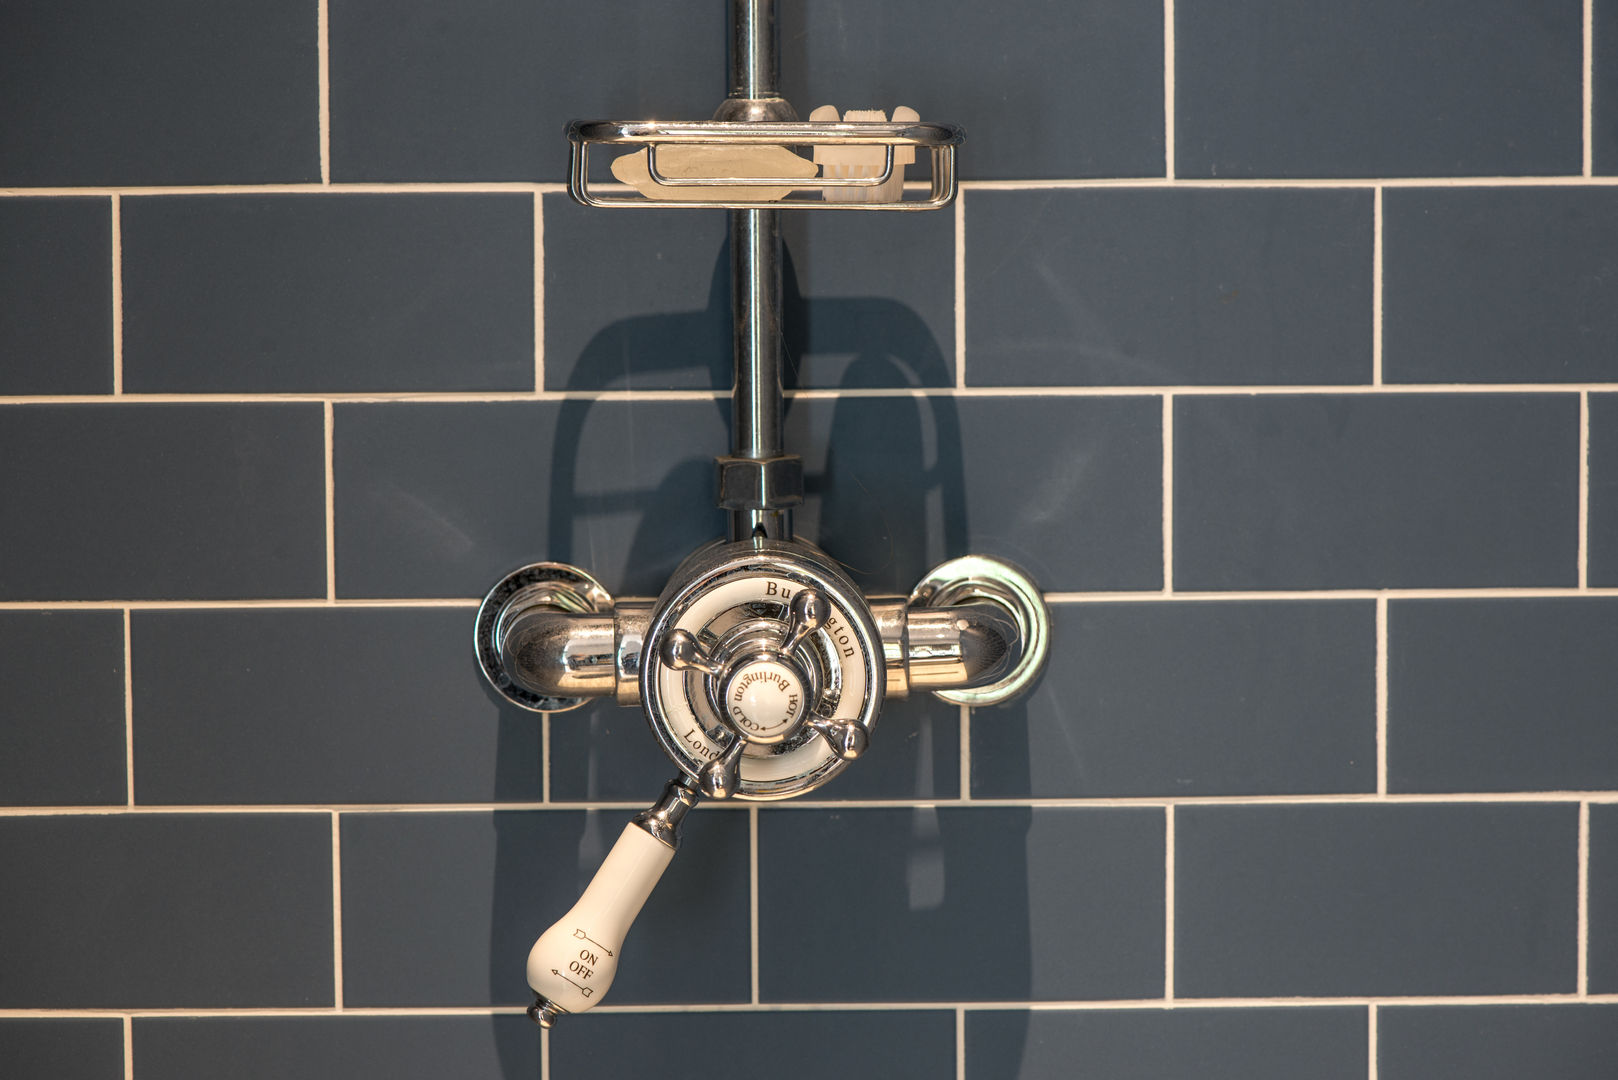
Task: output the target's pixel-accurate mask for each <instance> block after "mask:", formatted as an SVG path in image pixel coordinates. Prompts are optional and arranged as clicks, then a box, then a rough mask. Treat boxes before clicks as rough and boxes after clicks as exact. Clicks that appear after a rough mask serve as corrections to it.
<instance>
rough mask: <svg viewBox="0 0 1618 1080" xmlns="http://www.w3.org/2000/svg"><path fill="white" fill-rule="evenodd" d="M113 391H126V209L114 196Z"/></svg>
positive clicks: (120, 392) (115, 393) (114, 392)
mask: <svg viewBox="0 0 1618 1080" xmlns="http://www.w3.org/2000/svg"><path fill="white" fill-rule="evenodd" d="M112 392H113V396H115V397H116V396H117V395H120V394H122V393H123V392H124V211H123V202H122V200H121V199H119V197H118V196H117V195H114V196H113V197H112Z"/></svg>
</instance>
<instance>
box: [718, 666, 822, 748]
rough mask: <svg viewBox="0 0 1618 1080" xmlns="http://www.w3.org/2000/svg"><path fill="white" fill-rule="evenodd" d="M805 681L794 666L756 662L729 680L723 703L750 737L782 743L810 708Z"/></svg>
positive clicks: (726, 684) (721, 701)
mask: <svg viewBox="0 0 1618 1080" xmlns="http://www.w3.org/2000/svg"><path fill="white" fill-rule="evenodd" d="M805 696H806V690H805V687H804V685H803V679H801V678H800V677H799V675H798V671H797V669H796V668H794V667H793V666H792V665H790V664H784V663H782V662H780V661H778V660H753V661H749V662H748V663H745V664H742V665H741V666H739V667H738V668H736V670H735V671H733V672H731V674H730V678H728V679H726V680H725V687H724V691H723V693H722V694H721V699H720V704H721V705H722V706H723V707H724V709H725V712H727V713H728V714H729V715H730V719H731V721H732V722H733V723H734V724H735V725H736V727H737V728H739V729H740V730H742V731H745V732H747V734H748V737H749V738H754V739H764V740H772V741H773V740H778V739H781V738H784V737H785V736H786V735H788V734H790V733H791V732H792V729H793V728H794V727H795V726H796V724H797V721H798V718H799V717H801V716H802V715H803V714H804V712H805V710H807V709H808V706H809V703H808V702H807V701H806V700H805Z"/></svg>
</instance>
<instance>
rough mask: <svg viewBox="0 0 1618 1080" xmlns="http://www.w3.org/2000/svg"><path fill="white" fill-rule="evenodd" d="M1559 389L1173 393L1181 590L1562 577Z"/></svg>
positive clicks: (1567, 483) (1574, 483) (1562, 401)
mask: <svg viewBox="0 0 1618 1080" xmlns="http://www.w3.org/2000/svg"><path fill="white" fill-rule="evenodd" d="M1578 414H1579V403H1578V399H1577V397H1576V396H1574V395H1572V394H1566V395H1563V394H1519V395H1506V394H1469V395H1435V394H1408V395H1402V394H1356V395H1343V396H1334V395H1307V396H1304V395H1300V396H1293V395H1280V394H1277V395H1261V396H1252V397H1234V396H1232V397H1223V396H1207V397H1179V398H1177V399H1176V400H1175V403H1174V560H1175V565H1174V584H1175V587H1176V588H1181V589H1334V588H1398V587H1421V586H1428V587H1449V586H1530V585H1553V586H1554V585H1573V584H1575V583H1576V581H1577V559H1576V555H1577V547H1578V543H1577V531H1578V528H1577V526H1578V430H1579V415H1578Z"/></svg>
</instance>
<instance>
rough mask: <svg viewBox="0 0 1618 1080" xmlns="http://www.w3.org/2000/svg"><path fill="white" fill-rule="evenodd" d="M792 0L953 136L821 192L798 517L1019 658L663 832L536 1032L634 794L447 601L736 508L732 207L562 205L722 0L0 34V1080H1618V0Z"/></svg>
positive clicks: (610, 740)
mask: <svg viewBox="0 0 1618 1080" xmlns="http://www.w3.org/2000/svg"><path fill="white" fill-rule="evenodd" d="M782 7H783V11H784V26H785V31H784V35H783V39H784V56H783V67H784V70H785V72H786V74H787V79H788V85H787V90H788V93H789V95H790V96H791V97H792V98H793V99H794V100H795V101H796V102H797V103H798V105H799V107H800V109H801V110H803V111H807V109H808V108H809V107H810V106H813V105H815V104H819V103H822V102H824V101H832V102H835V103H838V104H841V105H844V106H853V105H868V104H876V105H882V106H884V107H891V106H893V105H896V104H900V103H903V104H908V105H912V106H915V107H916V108H918V109H919V110H920V112H921V114H922V115H923V116H924V117H928V118H938V119H947V120H954V121H958V122H960V123H962V124H963V125H964V126H966V128H967V129H968V133H969V141H968V143H967V144H966V148H965V150H964V156H963V159H962V160H963V170H964V176H965V178H966V183H965V185H964V191H963V196H962V198H961V200H960V202H959V203H958V204H957V207H956V208H955V210H954V212H953V213H951V212H943V213H938V214H930V215H837V214H810V215H801V216H798V217H793V218H791V219H790V220H789V221H788V222H787V224H786V230H787V241H788V248H789V256H790V267H789V272H788V277H787V284H786V289H787V300H788V315H789V326H788V328H787V334H788V341H787V346H788V350H789V354H790V356H791V358H792V362H793V375H792V380H793V384H794V386H795V387H796V388H797V390H798V392H797V393H796V394H795V396H794V397H793V398H792V399H791V401H790V412H789V418H788V426H789V429H790V431H789V438H790V444H791V446H792V447H793V448H794V449H796V450H798V451H799V452H801V453H802V454H803V455H804V457H805V460H806V464H807V466H808V469H809V473H810V487H811V494H810V499H809V503H808V505H807V507H806V508H805V510H804V512H803V513H802V514H801V515H800V522H799V523H800V528H801V531H802V532H803V533H805V534H806V535H808V536H810V537H813V538H816V539H818V540H819V541H820V542H821V543H822V544H823V545H824V546H825V547H826V548H827V549H829V550H830V551H831V552H832V553H834V554H836V555H837V556H839V557H841V558H844V559H846V560H847V561H848V562H849V563H850V564H851V565H852V567H853V569H854V572H855V573H856V576H857V577H858V578H859V580H860V581H861V582H862V583H863V584H865V585H866V586H868V587H870V588H872V589H875V590H883V591H901V590H903V591H907V590H908V589H909V588H910V586H911V585H912V584H913V583H914V581H915V580H916V579H917V577H918V576H919V575H920V574H921V573H922V572H924V571H925V570H926V569H927V568H928V567H929V566H931V565H933V564H935V563H936V562H938V561H940V560H941V559H943V558H946V557H948V556H952V555H955V554H960V553H964V552H967V551H974V550H981V551H985V552H990V553H996V554H999V555H1002V556H1005V557H1009V558H1011V559H1014V560H1016V561H1018V562H1020V563H1022V564H1023V565H1025V566H1026V567H1027V568H1028V569H1030V570H1031V571H1032V572H1033V573H1034V574H1035V575H1036V576H1037V577H1038V579H1039V580H1040V581H1041V582H1042V583H1043V584H1044V586H1045V587H1046V588H1047V589H1049V590H1050V600H1051V604H1052V612H1053V616H1054V620H1055V635H1054V639H1055V652H1054V655H1053V657H1052V663H1051V665H1050V669H1049V671H1048V673H1047V675H1046V677H1045V680H1044V682H1043V685H1042V686H1041V687H1040V688H1039V689H1038V691H1037V692H1036V693H1035V694H1033V695H1032V696H1031V697H1030V698H1029V699H1027V700H1026V701H1025V702H1023V703H1021V704H1019V705H1017V706H1015V707H1011V708H1007V709H1001V710H983V711H979V712H977V713H974V714H972V715H969V716H968V715H962V714H961V713H960V712H959V711H957V710H956V709H954V708H953V707H948V706H944V705H942V704H940V703H938V702H936V701H935V700H933V699H931V698H929V699H927V700H918V701H912V702H906V703H901V704H895V705H893V706H891V707H890V708H889V709H888V710H887V712H886V714H885V717H884V719H883V722H882V725H881V728H880V729H879V732H878V736H879V737H878V740H877V742H876V745H875V747H874V748H873V751H872V754H871V757H870V760H869V761H868V762H862V763H861V764H860V765H859V766H858V767H857V768H854V769H851V770H850V771H849V772H848V773H847V774H846V775H845V776H844V777H842V778H840V779H839V780H838V781H837V782H836V783H834V784H832V785H830V786H828V787H827V788H825V789H822V790H821V791H820V792H816V793H815V794H814V795H813V796H812V797H811V800H809V801H799V802H798V803H796V804H789V805H785V806H768V807H763V808H749V807H741V806H738V807H724V806H716V807H706V808H703V809H702V810H700V811H699V812H698V813H697V814H696V815H695V816H694V817H693V819H692V821H691V823H690V828H689V832H688V835H687V840H686V844H685V850H684V851H683V852H682V854H681V855H680V856H679V858H678V859H677V860H676V861H675V864H674V866H673V868H672V869H671V871H670V873H669V875H668V877H667V879H666V880H665V882H664V883H663V885H662V886H661V888H660V890H659V892H658V894H657V895H656V896H655V897H654V899H653V901H652V903H651V905H650V906H649V907H648V909H647V911H646V913H645V914H644V916H643V918H642V920H641V923H640V924H639V925H638V926H637V928H636V930H635V931H634V933H633V935H632V936H631V938H630V940H629V942H628V944H627V946H626V949H625V955H624V960H623V965H622V968H621V973H620V975H619V978H618V982H617V985H616V986H615V987H614V988H613V991H612V995H611V998H610V1000H609V1004H608V1005H606V1006H604V1007H602V1008H601V1009H599V1010H597V1011H596V1012H595V1013H593V1014H591V1015H589V1016H587V1017H583V1018H578V1019H574V1020H572V1021H569V1022H567V1023H565V1024H564V1025H562V1026H559V1027H558V1028H557V1030H556V1031H555V1032H554V1033H553V1034H551V1035H550V1036H549V1037H548V1038H546V1039H545V1040H541V1039H540V1037H539V1036H538V1035H537V1034H536V1033H535V1032H534V1031H533V1029H532V1028H531V1027H530V1025H529V1024H528V1022H527V1020H526V1019H524V1018H523V1017H522V1016H521V1007H522V1006H523V1005H524V1004H525V1003H526V1001H527V994H526V990H525V988H524V985H523V979H522V960H523V956H524V953H525V951H526V949H527V947H528V943H529V942H530V941H531V940H532V939H533V937H534V936H535V935H536V934H537V933H538V931H539V930H541V929H542V928H543V927H545V926H546V925H548V924H549V922H550V921H551V920H552V919H554V918H555V917H556V916H557V915H558V914H559V913H560V912H561V911H562V910H564V909H565V908H566V907H568V906H569V905H570V904H571V903H572V902H573V900H574V899H575V897H576V895H577V891H578V889H579V887H580V885H581V884H582V882H583V881H585V880H586V879H587V877H588V875H589V873H590V872H591V871H592V870H593V868H594V866H595V864H596V862H597V861H598V860H599V859H600V858H601V856H602V855H603V853H604V852H605V849H606V845H607V844H608V843H609V842H610V841H611V840H612V838H613V837H614V836H615V835H616V833H617V832H618V830H619V829H620V828H621V824H622V822H623V820H624V819H625V818H626V817H627V816H628V814H629V813H631V812H632V811H633V809H635V808H637V807H639V806H641V805H644V804H645V803H646V802H647V801H649V800H650V799H651V798H652V797H653V795H654V794H655V793H656V791H657V789H658V787H659V785H660V783H661V781H662V780H664V779H665V778H666V776H667V774H668V773H669V767H668V765H667V764H666V763H665V762H664V761H663V760H662V758H661V755H660V753H659V752H658V751H657V750H656V748H655V746H654V744H653V742H652V740H651V739H650V738H649V737H648V736H647V734H646V732H645V730H644V727H643V722H642V721H641V720H640V718H639V716H638V714H635V713H633V712H629V711H621V710H617V709H614V708H611V707H606V706H603V707H600V708H592V709H589V710H585V711H582V712H576V713H568V714H563V715H557V716H554V717H552V718H549V719H548V720H547V721H543V722H542V721H540V720H539V719H538V718H536V717H534V716H532V715H528V714H519V713H518V712H517V711H516V710H513V709H510V708H503V707H501V706H500V705H499V703H498V702H497V700H496V699H495V698H494V697H493V696H492V695H491V693H490V692H489V691H488V690H487V689H485V687H484V686H483V684H482V683H481V681H480V679H479V676H478V674H477V672H476V669H475V665H474V662H473V657H472V653H471V649H470V639H471V628H472V615H473V609H474V607H475V604H476V602H477V599H478V598H479V597H480V596H481V595H482V593H483V592H484V590H485V589H486V588H487V587H488V586H489V585H490V584H491V583H492V582H493V581H494V580H495V579H496V578H498V577H499V576H500V575H501V574H502V573H504V572H505V571H506V570H508V569H510V568H512V567H513V566H515V565H518V564H521V563H524V562H528V561H532V560H535V559H539V558H549V559H559V560H569V561H574V562H577V563H579V564H581V565H583V566H586V567H589V568H591V569H593V570H594V571H595V572H596V573H597V574H598V575H599V576H600V577H601V578H602V579H603V580H604V581H605V582H606V583H607V585H608V586H609V587H610V588H611V589H612V590H613V591H615V592H616V593H618V594H619V595H635V594H648V593H653V592H655V591H656V590H657V589H658V588H659V587H660V586H661V584H662V582H663V581H664V580H665V579H666V577H667V576H668V574H669V572H670V570H671V569H672V567H673V566H674V564H675V563H676V562H677V561H678V560H679V558H680V557H681V556H683V555H684V554H685V553H686V552H687V551H689V550H690V549H691V548H693V547H694V546H695V545H697V544H698V543H700V542H702V541H704V540H705V539H707V538H709V537H711V536H712V535H714V534H715V532H716V530H717V529H718V527H719V524H720V519H719V516H718V514H717V513H716V512H715V511H713V510H712V509H711V508H710V507H711V503H710V501H709V498H710V491H711V484H712V474H711V466H710V464H709V459H710V457H711V456H712V455H713V454H714V453H715V452H717V451H720V450H722V449H723V448H724V447H725V446H726V443H727V439H726V416H725V413H726V408H727V405H726V402H727V397H728V379H729V371H728V357H729V345H728V339H727V336H726V335H727V333H728V316H727V312H726V305H727V302H728V288H729V286H728V280H727V274H728V261H727V259H726V257H725V255H724V253H723V244H724V221H723V217H724V216H723V215H722V214H718V213H711V212H685V213H676V212H660V213H645V214H608V213H601V212H595V211H586V210H583V209H581V208H579V207H576V206H573V205H572V204H570V203H569V202H568V201H567V199H566V196H565V194H563V192H562V189H561V187H560V184H559V183H558V181H559V180H560V178H561V174H562V170H563V164H564V160H565V157H564V153H565V147H564V144H563V142H562V139H561V135H560V132H561V125H562V123H563V122H564V121H565V120H566V119H568V118H569V117H572V116H592V115H595V116H602V115H616V116H620V117H632V116H641V115H657V116H664V117H672V116H678V117H701V116H705V115H706V114H707V113H708V112H709V111H710V110H711V108H712V106H713V105H714V104H715V101H716V99H717V98H718V96H719V95H720V94H721V93H722V91H723V78H722V75H723V70H724V69H723V63H724V61H723V42H724V29H723V22H724V5H723V4H722V3H720V2H718V0H689V2H682V3H679V4H674V3H653V2H649V0H610V2H609V0H596V2H594V3H587V4H562V3H555V2H541V0H285V2H278V3H274V4H257V5H237V4H220V3H210V2H207V0H145V2H143V3H140V4H127V3H116V2H114V0H78V2H73V3H63V2H62V0H13V2H10V3H7V4H6V5H4V6H3V7H0V88H3V93H0V101H3V102H4V105H3V110H4V121H3V122H0V189H3V190H0V395H4V397H3V398H0V803H4V804H6V806H7V808H6V809H3V810H0V1076H4V1077H7V1078H13V1077H18V1078H32V1077H49V1078H52V1080H76V1078H96V1080H117V1078H119V1077H126V1078H129V1077H132V1078H138V1080H156V1078H159V1077H164V1078H192V1077H197V1078H200V1077H217V1076H231V1077H237V1078H249V1080H252V1078H265V1077H278V1078H280V1077H297V1078H306V1077H325V1076H344V1077H357V1078H366V1077H390V1078H400V1077H403V1078H428V1077H434V1078H436V1077H448V1076H455V1077H500V1078H502V1080H512V1078H517V1077H536V1076H546V1075H548V1076H551V1077H555V1078H557V1080H566V1078H571V1077H585V1076H590V1077H616V1076H624V1077H630V1076H648V1075H659V1074H661V1073H662V1072H665V1071H667V1070H669V1069H675V1070H677V1071H685V1070H686V1069H687V1067H689V1066H692V1065H694V1064H695V1063H697V1062H701V1063H702V1071H703V1073H704V1075H709V1076H742V1075H746V1076H769V1077H816V1078H820V1077H826V1076H839V1075H842V1076H850V1077H853V1076H882V1077H927V1078H937V1077H945V1078H948V1077H958V1078H963V1080H989V1078H993V1077H1021V1078H1035V1077H1069V1076H1080V1075H1082V1076H1095V1077H1107V1078H1118V1080H1130V1078H1136V1077H1140V1078H1146V1077H1151V1078H1163V1077H1198V1078H1213V1080H1218V1078H1225V1077H1232V1078H1233V1077H1242V1078H1245V1080H1251V1078H1282V1077H1285V1078H1295V1077H1311V1078H1329V1080H1338V1078H1342V1080H1378V1078H1380V1080H1407V1078H1408V1080H1415V1078H1429V1077H1458V1076H1466V1077H1502V1078H1503V1077H1513V1078H1517V1077H1527V1076H1533V1077H1553V1076H1554V1077H1562V1078H1575V1080H1595V1078H1598V1077H1599V1078H1606V1080H1610V1077H1611V1076H1612V1075H1613V1074H1614V1065H1613V1062H1614V1060H1615V1059H1618V663H1615V660H1614V657H1615V655H1618V119H1615V110H1618V0H1594V2H1593V3H1591V0H1584V3H1583V4H1582V5H1581V0H1423V2H1419V3H1417V2H1412V0H1358V2H1355V3H1338V4H1319V3H1311V4H1301V3H1297V2H1296V0H1239V2H1231V0H1166V2H1159V0H1061V2H1057V0H1051V2H1032V0H1029V2H1024V3H1020V4H1009V3H1007V4H987V3H975V2H971V0H958V2H952V3H948V4H942V5H941V4H938V3H937V2H936V0H933V2H927V0H892V2H885V3H882V4H881V5H872V4H869V3H857V2H854V0H813V2H808V0H804V2H796V3H794V2H788V0H782ZM654 1070H656V1071H654Z"/></svg>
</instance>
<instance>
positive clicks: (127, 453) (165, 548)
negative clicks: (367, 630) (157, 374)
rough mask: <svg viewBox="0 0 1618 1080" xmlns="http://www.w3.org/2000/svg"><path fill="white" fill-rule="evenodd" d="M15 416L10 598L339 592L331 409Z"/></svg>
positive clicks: (6, 485)
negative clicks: (325, 455)
mask: <svg viewBox="0 0 1618 1080" xmlns="http://www.w3.org/2000/svg"><path fill="white" fill-rule="evenodd" d="M4 413H5V415H4V418H3V420H0V504H3V505H5V506H7V507H8V508H10V510H11V512H9V513H7V514H5V515H0V551H4V552H5V553H6V557H5V559H4V560H0V598H4V599H7V600H41V599H61V600H109V599H116V600H125V599H128V600H148V599H149V600H193V599H195V600H205V599H206V600H212V599H226V598H236V597H239V598H244V599H273V598H279V597H306V596H322V595H324V594H325V591H326V590H325V576H326V575H325V561H326V560H325V537H324V533H325V529H324V525H323V522H324V517H325V513H324V506H323V504H324V493H323V492H324V484H323V475H324V466H323V465H322V451H321V438H322V437H321V424H322V421H321V415H320V406H319V405H318V404H310V405H304V404H282V405H15V406H7V407H6V408H5V410H4Z"/></svg>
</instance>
